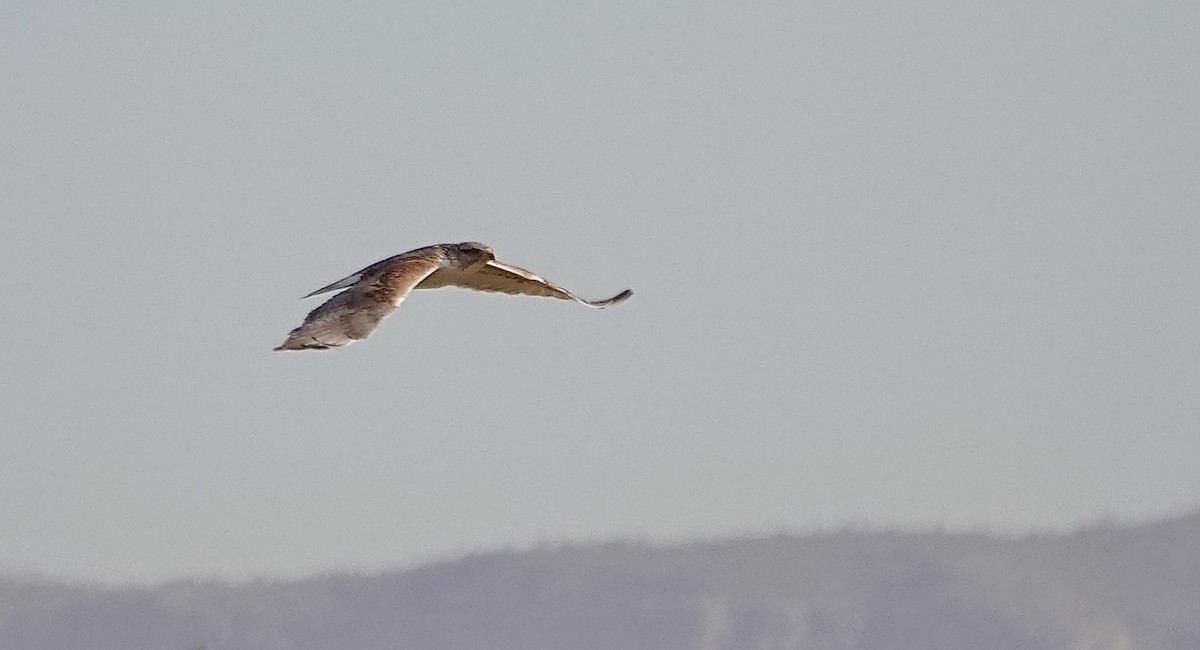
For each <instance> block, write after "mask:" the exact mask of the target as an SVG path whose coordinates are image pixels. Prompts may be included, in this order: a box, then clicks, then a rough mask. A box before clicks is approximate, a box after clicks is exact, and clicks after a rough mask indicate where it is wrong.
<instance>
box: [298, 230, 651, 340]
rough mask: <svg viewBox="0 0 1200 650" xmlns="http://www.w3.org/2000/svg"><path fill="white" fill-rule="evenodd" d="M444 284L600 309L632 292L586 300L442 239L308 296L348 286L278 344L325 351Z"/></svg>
mask: <svg viewBox="0 0 1200 650" xmlns="http://www.w3.org/2000/svg"><path fill="white" fill-rule="evenodd" d="M440 287H463V288H465V289H475V290H476V291H497V292H500V293H509V294H524V295H527V296H546V297H549V298H559V299H562V300H574V301H575V302H579V303H582V304H584V305H587V306H588V307H595V308H598V309H602V308H604V307H610V306H612V305H615V304H617V303H619V302H622V301H624V300H625V299H627V298H629V296H632V295H633V292H632V291H630V290H629V289H626V290H624V291H622V292H621V293H618V294H617V295H615V296H613V297H612V298H609V299H607V300H597V301H591V300H584V299H583V298H580V297H579V296H576V295H575V294H573V293H571V292H570V291H567V290H566V289H563V288H562V287H560V286H558V285H556V284H554V283H552V282H550V281H549V280H546V279H545V278H543V277H541V276H539V275H537V274H535V273H533V272H531V271H527V270H525V269H523V268H521V267H519V266H513V265H511V264H505V263H504V262H499V261H497V260H496V256H495V255H494V254H493V253H492V249H491V248H490V247H488V246H486V245H484V244H480V243H478V242H463V243H461V244H437V245H434V246H426V247H424V248H418V249H416V250H411V251H408V252H407V253H401V254H399V255H395V256H392V257H389V258H387V259H385V260H380V261H378V262H376V263H374V264H372V265H370V266H368V267H366V268H365V269H362V270H361V271H357V272H355V273H353V274H351V275H348V276H346V277H344V278H342V279H341V280H338V281H337V282H334V283H333V284H330V285H327V286H324V287H321V288H320V289H317V290H316V291H314V292H312V293H310V294H308V295H307V296H304V297H305V298H311V297H312V296H316V295H320V294H322V293H326V292H329V291H337V290H339V289H345V291H342V292H341V293H339V294H337V295H335V296H334V297H332V298H330V299H329V300H327V301H325V303H324V304H322V305H321V306H320V307H317V308H316V309H314V310H312V311H311V312H309V313H308V316H306V317H305V318H304V322H303V323H301V324H300V327H297V328H296V329H294V330H292V331H291V332H289V333H288V336H287V340H286V341H284V342H283V344H282V345H280V346H279V347H277V348H275V349H276V350H326V349H329V348H337V347H341V346H343V345H348V344H350V343H353V342H355V341H357V340H359V339H365V338H367V336H369V335H370V334H371V332H372V331H374V330H375V328H376V327H378V326H379V323H380V321H382V320H383V319H384V318H385V317H386V316H387V315H388V314H390V313H392V312H393V311H395V309H396V307H399V306H400V303H401V302H404V299H405V298H407V297H408V294H409V292H410V291H412V290H413V289H437V288H440Z"/></svg>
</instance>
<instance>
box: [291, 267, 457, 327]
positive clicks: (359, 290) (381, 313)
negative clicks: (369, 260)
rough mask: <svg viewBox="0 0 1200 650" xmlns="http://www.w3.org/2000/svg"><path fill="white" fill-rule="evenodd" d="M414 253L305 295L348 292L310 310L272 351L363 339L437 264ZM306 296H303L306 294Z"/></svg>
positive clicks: (364, 270)
mask: <svg viewBox="0 0 1200 650" xmlns="http://www.w3.org/2000/svg"><path fill="white" fill-rule="evenodd" d="M418 252H423V251H413V252H412V253H405V254H403V255H397V256H396V257H390V258H388V259H386V260H383V261H381V262H377V263H375V264H372V265H371V266H368V267H367V268H365V269H363V270H362V271H359V272H358V273H355V274H353V275H351V276H348V277H346V278H344V279H342V280H339V281H337V282H335V283H333V284H331V285H329V286H327V287H325V288H322V289H318V290H317V291H315V292H313V293H311V294H309V295H316V294H318V293H324V292H325V291H333V290H335V289H342V288H346V287H349V288H347V289H346V290H345V291H343V292H341V293H339V294H337V295H336V296H334V297H332V298H330V299H329V300H327V301H325V303H324V304H322V305H321V306H320V307H317V308H316V309H314V310H312V311H311V312H309V314H308V316H307V317H305V319H304V322H303V323H302V324H301V325H300V327H297V328H296V329H294V330H292V331H291V332H290V333H289V334H288V337H287V340H286V341H284V342H283V344H282V345H280V346H279V347H277V348H275V349H276V350H305V349H312V350H325V349H328V348H336V347H341V346H343V345H346V344H349V343H353V342H354V341H357V340H359V339H365V338H367V336H368V335H369V334H370V333H371V332H372V331H374V330H375V328H376V327H377V326H378V325H379V322H380V321H382V320H383V319H384V318H385V317H386V316H387V315H388V314H390V313H392V312H393V311H395V309H396V307H398V306H400V303H401V302H403V301H404V298H405V297H407V296H408V293H409V292H410V291H412V289H413V287H415V286H416V285H417V284H418V283H419V282H421V281H422V280H424V279H425V278H426V277H428V276H429V274H431V273H433V272H434V271H436V270H438V268H439V267H440V266H441V264H442V262H441V260H439V259H438V257H437V255H436V254H432V253H429V254H420V255H415V254H414V253H418ZM306 297H307V296H306Z"/></svg>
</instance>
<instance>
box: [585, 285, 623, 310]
mask: <svg viewBox="0 0 1200 650" xmlns="http://www.w3.org/2000/svg"><path fill="white" fill-rule="evenodd" d="M632 295H633V289H626V290H624V291H622V292H621V293H618V294H617V295H615V296H613V297H612V298H609V299H608V300H597V301H596V302H588V304H589V305H591V306H592V307H597V308H600V309H603V308H605V307H612V306H613V305H615V304H617V303H621V302H625V301H626V300H628V299H629V297H630V296H632Z"/></svg>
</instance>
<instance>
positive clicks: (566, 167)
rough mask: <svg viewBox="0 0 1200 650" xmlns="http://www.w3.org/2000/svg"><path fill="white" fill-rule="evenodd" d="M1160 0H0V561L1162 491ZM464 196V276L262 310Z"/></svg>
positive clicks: (337, 558)
mask: <svg viewBox="0 0 1200 650" xmlns="http://www.w3.org/2000/svg"><path fill="white" fill-rule="evenodd" d="M1198 33H1200V4H1197V3H1196V2H1194V1H1179V2H1143V3H1130V2H1116V1H1101V2H1087V3H1084V2H1077V3H1075V2H1072V3H1066V2H1049V3H1047V2H1044V1H1040V0H1039V1H1036V2H1035V1H1018V2H1006V3H973V2H936V1H925V0H921V1H917V2H906V3H875V4H863V3H853V2H850V3H847V2H837V3H798V2H763V3H750V4H747V3H733V2H730V3H712V2H699V3H698V2H657V3H644V2H604V3H562V2H518V3H460V2H447V1H445V0H437V1H435V2H403V3H400V2H366V3H352V4H349V5H345V4H330V3H295V2H288V3H284V2H251V3H247V2H241V1H239V2H206V3H181V2H153V3H152V2H61V3H41V2H25V1H9V2H5V3H3V4H2V5H0V60H3V61H4V64H3V66H2V70H0V96H2V97H3V98H4V99H3V100H2V101H0V287H2V288H3V290H4V293H3V297H4V301H5V302H4V305H5V306H4V307H3V308H2V309H0V327H2V328H3V332H4V335H5V342H4V344H3V345H0V383H2V386H3V389H2V392H0V409H2V413H3V419H2V421H0V427H2V429H0V441H2V450H0V521H3V522H4V524H3V525H2V526H0V572H3V571H27V570H32V571H39V572H47V573H52V574H57V575H65V576H76V577H85V578H99V579H105V580H122V581H125V580H144V579H155V580H157V579H164V578H169V577H177V576H185V575H222V576H230V577H247V576H253V575H259V574H266V575H296V574H301V573H305V572H311V571H317V570H328V569H335V568H341V569H362V570H371V569H375V568H379V567H384V566H402V565H408V564H411V563H414V562H418V561H421V560H424V559H428V558H434V557H444V556H447V555H451V554H456V553H460V552H464V551H467V550H470V549H480V548H494V547H497V546H503V545H509V544H519V545H524V544H530V543H537V542H542V541H545V542H559V541H565V540H599V539H606V538H613V537H635V536H642V537H645V538H648V539H653V540H672V541H673V540H682V539H688V538H693V537H701V536H725V535H733V534H748V533H763V532H773V531H776V530H781V529H787V530H797V531H803V530H809V529H812V528H813V527H828V526H836V525H839V524H842V523H846V522H855V523H860V524H865V525H869V526H880V527H882V526H905V527H908V526H930V525H946V526H951V527H975V526H985V527H990V528H996V529H1001V530H1016V531H1019V530H1024V529H1027V528H1028V527H1060V526H1069V525H1073V524H1076V523H1078V522H1081V521H1088V520H1094V519H1096V518H1098V517H1101V516H1104V515H1112V516H1116V517H1120V518H1132V517H1138V518H1140V517H1148V516H1154V515H1158V514H1163V513H1168V512H1174V511H1178V510H1180V509H1183V508H1187V507H1191V506H1194V505H1197V504H1200V472H1198V471H1197V458H1200V400H1198V396H1200V346H1198V345H1197V342H1198V341H1200V118H1198V117H1197V116H1198V115H1200V77H1198V75H1200V68H1197V62H1200V39H1198V38H1197V37H1196V35H1197V34H1198ZM464 239H475V240H480V241H485V242H488V243H490V244H491V245H492V246H493V247H494V248H495V250H496V251H497V253H498V255H499V256H500V257H501V258H502V259H504V260H507V261H511V262H513V263H516V264H520V265H523V266H528V267H529V268H532V269H534V270H536V271H538V272H540V273H542V274H544V275H546V276H548V277H550V278H551V279H553V280H556V281H558V282H560V283H562V284H564V285H566V286H568V287H570V288H572V289H575V290H578V291H579V292H580V293H581V294H583V295H585V296H591V297H603V296H607V295H610V294H611V293H612V292H615V291H616V290H619V289H623V288H625V287H626V286H630V287H633V288H634V289H635V290H636V291H637V295H636V296H635V297H634V298H633V299H632V300H631V301H629V302H628V303H625V304H623V305H621V306H620V307H618V308H615V309H612V310H607V311H603V312H596V311H592V310H588V309H585V308H583V307H580V306H578V305H572V304H568V303H564V302H559V301H552V300H545V299H535V298H514V297H504V296H495V295H483V294H473V293H469V292H465V291H458V290H449V289H447V290H441V291H430V292H420V293H418V294H416V295H414V296H413V297H411V298H410V299H409V300H408V301H407V302H406V303H405V304H404V306H403V307H402V308H401V310H399V311H398V312H397V313H396V314H394V315H393V316H392V317H391V318H390V319H389V320H388V321H387V322H386V323H385V324H384V325H383V326H382V327H381V328H380V329H379V330H378V331H377V332H376V333H375V335H374V336H372V338H371V339H369V340H367V341H365V342H362V343H359V344H356V345H353V346H351V347H349V348H344V349H342V350H337V351H332V352H323V353H317V352H313V353H294V354H280V353H274V352H272V351H271V348H272V347H274V346H275V345H277V344H278V343H279V342H280V341H281V340H282V339H283V336H284V335H285V333H286V332H287V331H288V330H289V329H290V328H292V327H294V326H295V325H296V324H298V323H299V321H300V319H301V318H302V317H303V316H304V314H305V312H306V311H307V310H308V309H311V308H312V307H313V306H315V304H317V303H316V301H313V300H309V301H304V302H301V301H299V300H297V297H298V296H301V295H303V294H305V293H307V292H309V291H311V290H312V289H315V288H317V287H319V286H322V285H324V284H327V283H329V282H332V281H333V280H336V279H338V278H340V277H342V276H344V275H346V274H348V273H350V272H352V271H354V270H355V269H357V268H360V267H361V266H364V265H365V264H367V263H370V262H373V261H375V260H377V259H380V258H382V257H385V256H388V255H391V254H394V253H398V252H401V251H404V250H408V249H411V248H415V247H417V246H421V245H425V244H429V243H434V242H442V241H459V240H464Z"/></svg>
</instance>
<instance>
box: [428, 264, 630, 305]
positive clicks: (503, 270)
mask: <svg viewBox="0 0 1200 650" xmlns="http://www.w3.org/2000/svg"><path fill="white" fill-rule="evenodd" d="M450 286H454V287H462V288H464V289H474V290H476V291H495V292H499V293H509V294H523V295H527V296H545V297H548V298H559V299H561V300H574V301H576V302H579V303H582V304H584V305H587V306H588V307H595V308H597V309H602V308H604V307H611V306H612V305H615V304H617V303H619V302H622V301H624V300H625V299H626V298H628V297H629V296H632V295H633V291H631V290H629V289H626V290H624V291H622V292H621V293H618V294H617V295H615V296H613V297H611V298H607V299H605V300H584V299H583V298H580V297H579V296H577V295H575V294H573V293H571V292H570V291H567V290H566V289H564V288H562V287H560V286H558V285H556V284H554V283H553V282H550V281H549V280H547V279H546V278H543V277H542V276H540V275H538V274H536V273H534V272H533V271H529V270H526V269H523V268H521V267H519V266H513V265H511V264H505V263H503V262H498V261H496V260H491V261H489V262H488V263H487V264H486V265H484V266H483V267H482V268H479V269H478V270H464V269H459V268H455V267H452V266H449V267H445V268H441V269H438V270H437V272H435V273H433V274H432V275H430V276H429V277H428V278H426V279H425V280H424V281H422V282H421V283H420V284H418V285H417V287H416V288H417V289H436V288H439V287H450Z"/></svg>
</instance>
